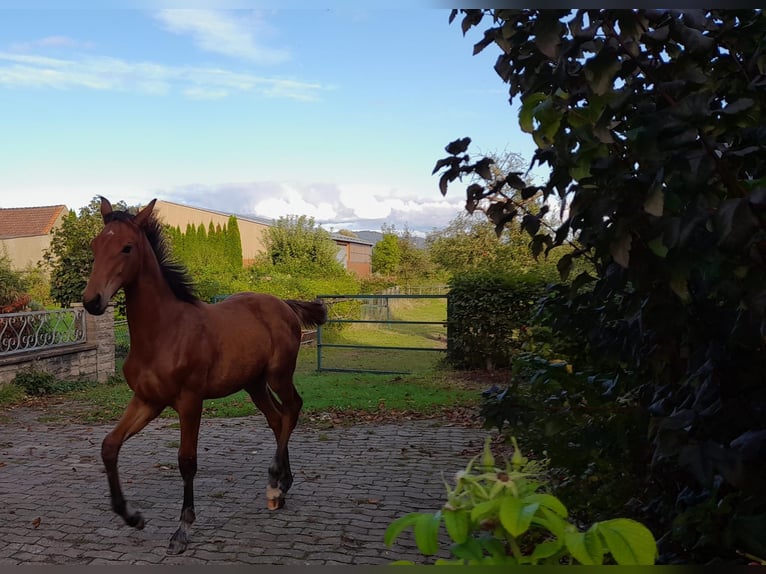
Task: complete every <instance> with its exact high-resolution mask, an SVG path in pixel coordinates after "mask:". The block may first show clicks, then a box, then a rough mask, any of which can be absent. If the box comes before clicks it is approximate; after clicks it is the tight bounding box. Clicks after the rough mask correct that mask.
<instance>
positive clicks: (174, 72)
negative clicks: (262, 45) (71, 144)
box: [0, 52, 330, 101]
mask: <svg viewBox="0 0 766 574" xmlns="http://www.w3.org/2000/svg"><path fill="white" fill-rule="evenodd" d="M0 86H6V87H28V88H29V87H31V88H56V89H75V88H87V89H92V90H112V91H126V92H131V91H132V92H139V93H144V94H166V93H169V92H171V91H174V90H178V91H179V92H180V93H182V94H184V95H186V96H187V97H189V98H195V99H200V98H207V99H212V98H216V99H219V98H222V97H225V96H227V95H230V94H234V93H255V94H258V95H261V96H265V97H271V98H285V99H293V100H300V101H313V100H317V99H318V98H319V94H320V92H322V91H324V90H327V89H330V88H328V87H326V86H323V85H321V84H317V83H310V82H302V81H298V80H290V79H282V78H268V77H263V76H257V75H255V74H251V73H247V72H232V71H230V70H226V69H223V68H215V67H201V66H166V65H163V64H156V63H153V62H131V61H127V60H121V59H118V58H109V57H103V56H101V57H85V58H77V59H65V58H50V57H47V56H37V55H31V54H17V53H11V52H0Z"/></svg>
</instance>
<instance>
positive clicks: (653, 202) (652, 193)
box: [644, 182, 665, 217]
mask: <svg viewBox="0 0 766 574" xmlns="http://www.w3.org/2000/svg"><path fill="white" fill-rule="evenodd" d="M664 207H665V193H664V192H663V190H662V183H661V182H655V183H654V185H652V188H651V189H650V190H649V196H648V197H647V198H646V201H645V202H644V211H646V213H648V214H649V215H654V216H656V217H662V212H663V209H664Z"/></svg>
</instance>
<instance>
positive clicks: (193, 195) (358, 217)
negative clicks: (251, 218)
mask: <svg viewBox="0 0 766 574" xmlns="http://www.w3.org/2000/svg"><path fill="white" fill-rule="evenodd" d="M155 195H156V196H157V197H161V198H163V199H167V200H169V201H177V202H179V203H186V204H189V205H195V206H198V207H207V208H209V209H214V210H217V211H223V212H228V213H238V214H243V215H246V214H250V215H257V216H260V217H266V218H269V219H278V218H280V217H284V216H288V215H306V216H309V217H313V218H314V219H315V220H316V222H317V223H319V224H321V225H323V226H324V227H325V228H328V229H330V228H333V229H336V230H338V229H341V228H347V229H352V230H357V231H358V230H364V229H370V230H375V231H377V230H380V229H381V227H382V226H383V224H384V223H385V224H387V225H392V224H393V225H394V226H395V227H396V229H398V230H403V229H404V228H405V227H407V228H408V229H410V230H412V231H413V232H418V234H420V235H423V234H425V233H427V232H429V231H431V230H433V229H434V228H436V229H439V228H443V227H445V226H446V225H447V224H448V223H449V222H450V221H451V220H452V219H454V218H455V217H457V215H458V214H459V213H460V212H461V211H462V210H463V200H461V199H460V198H455V197H453V198H441V197H439V193H438V191H437V190H436V189H434V190H433V194H431V195H429V196H427V197H423V196H421V195H419V194H418V193H416V192H415V191H413V190H403V189H397V188H394V187H393V186H385V185H380V184H365V183H358V184H340V185H338V184H331V183H324V184H304V183H295V182H273V181H271V182H245V183H229V184H220V185H215V184H209V185H196V184H195V185H189V186H179V187H175V188H172V189H164V190H157V191H156V193H155Z"/></svg>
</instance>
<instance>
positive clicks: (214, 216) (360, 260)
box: [154, 199, 373, 277]
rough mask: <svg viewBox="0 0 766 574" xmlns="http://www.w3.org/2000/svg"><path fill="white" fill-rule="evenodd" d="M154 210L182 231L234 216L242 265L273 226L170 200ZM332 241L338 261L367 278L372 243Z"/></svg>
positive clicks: (249, 262)
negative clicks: (336, 248)
mask: <svg viewBox="0 0 766 574" xmlns="http://www.w3.org/2000/svg"><path fill="white" fill-rule="evenodd" d="M154 212H155V213H156V214H157V215H158V216H159V217H160V219H162V221H163V222H164V223H166V224H168V225H170V226H171V227H178V228H179V229H180V230H181V231H182V232H185V231H186V226H187V225H188V224H193V225H195V226H199V225H200V224H202V225H204V226H205V227H206V228H207V227H208V226H209V225H210V222H211V221H212V222H213V225H214V226H216V225H219V224H220V225H221V227H223V226H224V225H225V224H226V223H227V222H228V221H229V217H230V216H231V215H234V216H235V217H236V218H237V226H238V227H239V235H240V239H241V241H242V264H243V265H246V266H247V265H252V264H253V262H254V261H255V258H256V256H257V255H259V254H261V253H263V252H264V251H265V250H266V245H265V243H264V234H265V233H266V230H267V229H268V228H269V227H271V226H272V225H274V221H273V220H271V219H265V218H262V217H251V216H243V215H236V214H231V213H224V212H221V211H215V210H212V209H205V208H202V207H193V206H190V205H182V204H180V203H174V202H172V201H165V200H163V199H158V200H157V203H156V204H155V206H154ZM330 237H332V239H333V241H335V243H336V245H337V246H338V254H337V258H338V261H340V262H341V263H343V265H344V266H345V267H346V269H348V270H349V271H352V272H353V273H355V274H356V275H357V276H359V277H367V276H369V275H370V274H371V273H372V245H373V244H372V242H371V241H365V240H364V239H358V238H355V237H348V236H345V235H341V234H339V233H331V234H330Z"/></svg>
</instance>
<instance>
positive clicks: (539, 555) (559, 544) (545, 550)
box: [531, 539, 564, 564]
mask: <svg viewBox="0 0 766 574" xmlns="http://www.w3.org/2000/svg"><path fill="white" fill-rule="evenodd" d="M563 547H564V541H563V540H561V539H556V540H548V541H547V542H541V543H540V544H538V545H537V546H535V549H534V550H533V551H532V556H531V558H532V563H533V564H536V563H537V562H538V561H540V560H544V559H545V558H550V557H551V556H553V555H555V554H556V553H557V552H558V551H559V550H561V549H562V548H563Z"/></svg>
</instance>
